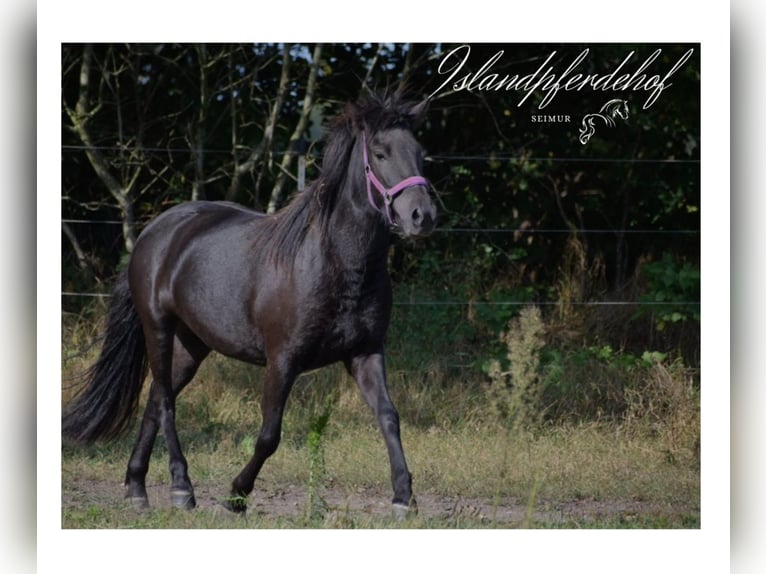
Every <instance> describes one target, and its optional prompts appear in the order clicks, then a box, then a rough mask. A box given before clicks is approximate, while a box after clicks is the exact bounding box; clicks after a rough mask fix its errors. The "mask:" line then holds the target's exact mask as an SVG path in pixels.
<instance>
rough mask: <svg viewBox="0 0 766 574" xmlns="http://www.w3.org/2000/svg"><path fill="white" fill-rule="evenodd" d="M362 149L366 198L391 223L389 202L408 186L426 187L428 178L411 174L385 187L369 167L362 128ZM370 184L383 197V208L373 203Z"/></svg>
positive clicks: (365, 135) (365, 140)
mask: <svg viewBox="0 0 766 574" xmlns="http://www.w3.org/2000/svg"><path fill="white" fill-rule="evenodd" d="M362 150H363V153H364V174H365V179H366V180H367V199H368V200H369V202H370V205H372V207H374V208H375V210H377V211H380V212H381V213H385V215H386V219H387V220H388V224H389V225H393V223H394V222H393V218H392V217H391V204H392V203H393V202H394V198H395V197H396V196H397V195H398V194H399V193H401V192H402V191H404V190H405V189H407V188H408V187H415V186H416V185H423V186H426V187H428V180H427V179H426V178H425V177H423V176H421V175H413V176H411V177H408V178H407V179H403V180H402V181H400V182H399V183H397V184H396V185H395V186H393V187H392V188H391V189H386V186H385V185H383V184H382V183H381V181H380V180H379V179H378V178H377V176H376V175H375V174H374V173H373V171H372V168H371V167H370V161H369V159H368V157H367V134H366V132H365V131H364V130H362ZM371 184H372V185H371ZM372 186H375V189H377V190H378V193H380V195H381V196H382V197H383V207H384V209H382V210H381V209H379V208H378V206H377V205H375V199H374V198H373V196H372Z"/></svg>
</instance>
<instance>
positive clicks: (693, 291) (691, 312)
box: [638, 253, 700, 331]
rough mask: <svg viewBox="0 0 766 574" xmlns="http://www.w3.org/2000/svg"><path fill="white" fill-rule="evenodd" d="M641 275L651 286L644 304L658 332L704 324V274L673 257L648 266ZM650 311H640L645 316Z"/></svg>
mask: <svg viewBox="0 0 766 574" xmlns="http://www.w3.org/2000/svg"><path fill="white" fill-rule="evenodd" d="M641 273H642V275H643V276H644V277H645V279H646V282H647V292H646V293H645V294H643V295H641V297H640V300H641V301H642V302H645V303H648V304H649V305H648V311H649V312H651V313H652V314H653V316H654V321H655V324H656V326H657V329H658V330H660V331H662V330H663V329H665V327H666V326H667V325H669V324H673V323H680V322H684V321H693V322H695V323H697V324H698V323H699V320H700V306H699V300H700V270H699V267H697V266H695V265H692V264H691V263H689V262H686V261H677V260H676V259H675V258H674V257H673V256H672V255H671V254H669V253H664V254H663V256H662V258H661V259H659V260H657V261H653V262H651V263H646V264H644V265H643V266H642V267H641ZM644 312H646V311H643V310H640V311H639V312H638V313H639V316H640V314H641V313H644Z"/></svg>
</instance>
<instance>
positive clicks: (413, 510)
mask: <svg viewBox="0 0 766 574" xmlns="http://www.w3.org/2000/svg"><path fill="white" fill-rule="evenodd" d="M391 510H392V512H393V515H394V518H395V519H396V520H406V519H407V518H411V517H413V516H415V515H416V514H417V513H418V505H417V504H415V501H414V500H413V501H412V502H411V503H410V504H404V503H403V502H394V503H393V504H392V505H391Z"/></svg>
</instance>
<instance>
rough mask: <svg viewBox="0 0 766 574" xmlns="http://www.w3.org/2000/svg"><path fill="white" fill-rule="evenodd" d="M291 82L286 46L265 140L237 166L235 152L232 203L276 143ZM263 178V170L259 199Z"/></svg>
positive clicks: (288, 53) (264, 135) (230, 195)
mask: <svg viewBox="0 0 766 574" xmlns="http://www.w3.org/2000/svg"><path fill="white" fill-rule="evenodd" d="M289 80H290V46H289V45H287V44H285V46H284V48H283V50H282V71H281V73H280V76H279V87H278V88H277V96H276V99H275V100H274V104H273V105H272V106H271V113H270V114H269V120H268V122H267V123H266V126H265V128H264V130H263V138H262V139H261V141H260V143H259V144H258V146H257V147H256V148H255V149H254V150H253V151H252V153H251V154H250V156H249V157H248V158H247V160H245V161H244V162H243V163H241V164H239V165H237V163H236V161H237V154H236V150H233V152H234V162H235V164H234V175H233V177H232V180H231V185H230V186H229V191H228V193H227V194H226V199H228V200H230V201H232V200H234V198H235V197H236V196H237V193H238V191H239V187H240V184H241V181H242V177H243V176H244V175H246V174H247V173H249V172H251V171H252V170H253V169H254V167H255V165H256V163H258V162H259V161H260V159H261V158H262V157H263V155H264V154H267V153H269V152H270V151H271V146H272V143H273V141H274V130H275V129H276V124H277V119H278V118H279V114H280V113H281V111H282V106H283V105H284V103H285V96H286V94H287V84H288V82H289ZM262 177H263V169H262V170H261V172H260V174H259V176H258V181H257V183H256V189H255V196H256V197H258V187H259V185H260V183H261V179H262Z"/></svg>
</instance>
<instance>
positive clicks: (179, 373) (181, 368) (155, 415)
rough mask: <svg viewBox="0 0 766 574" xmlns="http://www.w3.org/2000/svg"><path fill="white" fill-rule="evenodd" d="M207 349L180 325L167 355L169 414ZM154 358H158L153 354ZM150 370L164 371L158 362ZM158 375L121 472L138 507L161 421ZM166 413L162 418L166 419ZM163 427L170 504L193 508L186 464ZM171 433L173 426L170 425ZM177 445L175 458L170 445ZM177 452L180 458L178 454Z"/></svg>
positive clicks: (141, 503)
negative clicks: (166, 453) (170, 485)
mask: <svg viewBox="0 0 766 574" xmlns="http://www.w3.org/2000/svg"><path fill="white" fill-rule="evenodd" d="M208 352H209V349H208V348H207V347H206V346H205V345H204V344H203V343H202V342H201V341H200V340H199V339H198V338H197V337H195V336H194V335H193V334H192V333H190V332H189V331H188V330H186V329H185V328H183V327H181V328H179V330H178V333H176V335H175V337H174V339H173V347H172V359H171V391H170V394H171V397H172V402H171V404H172V405H173V407H172V409H171V414H172V412H173V411H174V404H175V398H176V397H177V396H178V394H179V393H180V392H181V391H182V390H183V388H184V387H185V386H186V385H187V384H189V382H190V381H191V380H192V378H193V377H194V375H195V373H196V372H197V369H198V368H199V365H200V363H201V362H202V360H203V359H204V358H205V357H206V356H207V354H208ZM154 360H160V359H157V358H155V359H154ZM152 369H153V370H152V373H153V374H155V373H156V372H160V373H162V372H164V371H163V370H162V369H163V367H162V366H160V367H159V369H158V371H155V370H154V365H153V366H152ZM158 380H159V379H158V378H157V375H156V374H155V378H154V381H153V382H152V387H151V391H150V396H149V401H148V402H147V405H146V409H145V411H144V416H143V419H142V421H141V428H140V430H139V432H138V436H137V437H136V442H135V445H134V446H133V452H132V454H131V456H130V460H129V462H128V470H127V473H126V476H125V487H126V490H127V493H126V494H127V496H128V498H130V500H131V501H132V502H133V504H134V505H136V506H138V507H148V506H149V501H148V497H147V494H146V473H147V471H148V470H149V459H150V457H151V454H152V449H153V447H154V442H155V439H156V436H157V432H158V430H159V427H160V425H161V424H162V422H163V418H162V414H161V413H162V405H163V403H166V401H165V395H166V390H165V389H163V387H162V385H160V384H158ZM167 418H168V417H167V415H166V420H167ZM163 430H164V431H165V436H166V441H167V443H168V451H169V452H170V453H171V456H170V461H171V462H170V470H171V474H172V475H173V486H172V489H171V497H172V501H173V504H174V505H176V506H180V507H184V508H193V507H194V505H195V500H194V493H193V490H192V487H191V482H190V481H189V478H188V476H187V465H186V460H185V459H184V457H183V454H181V452H180V444H178V439H177V437H175V440H173V438H172V437H171V439H170V440H168V439H167V430H166V429H163ZM172 432H173V434H175V427H174V425H173V428H172ZM173 443H175V444H176V445H177V452H176V453H175V455H176V458H175V461H174V453H173V450H172V449H171V447H170V445H171V444H173ZM178 455H180V460H179V456H178Z"/></svg>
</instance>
